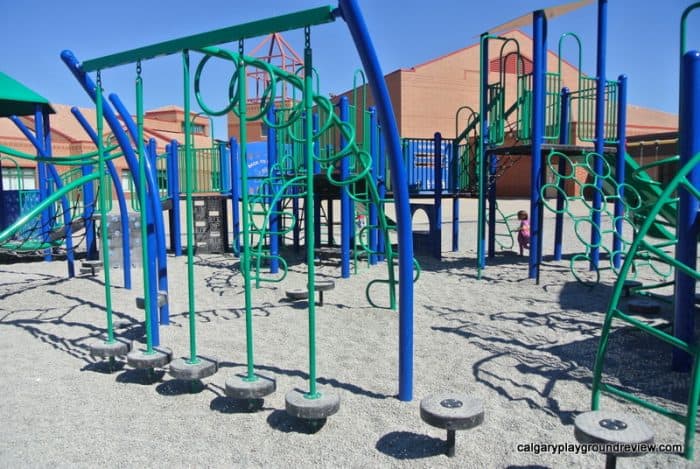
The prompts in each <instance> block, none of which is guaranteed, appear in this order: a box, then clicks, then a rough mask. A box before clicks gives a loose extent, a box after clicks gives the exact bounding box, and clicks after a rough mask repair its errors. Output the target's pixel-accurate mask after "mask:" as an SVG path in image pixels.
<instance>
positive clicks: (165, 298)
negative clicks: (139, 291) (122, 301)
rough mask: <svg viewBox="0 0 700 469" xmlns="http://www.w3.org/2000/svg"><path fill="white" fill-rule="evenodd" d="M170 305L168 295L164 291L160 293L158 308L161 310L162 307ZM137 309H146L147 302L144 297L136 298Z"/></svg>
mask: <svg viewBox="0 0 700 469" xmlns="http://www.w3.org/2000/svg"><path fill="white" fill-rule="evenodd" d="M167 303H168V294H167V293H166V292H164V291H159V292H158V307H159V308H160V307H161V306H165V305H166V304H167ZM136 307H137V308H138V309H144V308H145V307H146V306H145V300H144V299H143V297H142V296H139V297H137V298H136Z"/></svg>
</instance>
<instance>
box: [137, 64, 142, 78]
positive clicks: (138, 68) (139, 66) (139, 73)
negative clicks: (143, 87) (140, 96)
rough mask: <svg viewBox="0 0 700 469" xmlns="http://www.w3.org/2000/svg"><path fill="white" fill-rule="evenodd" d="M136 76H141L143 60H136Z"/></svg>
mask: <svg viewBox="0 0 700 469" xmlns="http://www.w3.org/2000/svg"><path fill="white" fill-rule="evenodd" d="M136 77H137V78H141V61H140V60H138V61H137V62H136Z"/></svg>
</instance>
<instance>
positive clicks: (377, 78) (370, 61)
mask: <svg viewBox="0 0 700 469" xmlns="http://www.w3.org/2000/svg"><path fill="white" fill-rule="evenodd" d="M339 6H340V9H341V11H342V15H343V18H344V19H345V21H346V23H347V24H348V28H349V29H350V33H351V35H352V37H353V40H354V42H355V46H356V48H357V51H358V53H359V55H360V58H361V60H362V64H363V65H364V69H365V72H366V73H367V78H368V81H369V85H370V88H371V90H372V94H373V96H374V98H375V100H376V106H377V111H378V112H379V120H380V121H381V122H382V130H383V131H384V135H385V137H386V140H387V144H388V146H389V158H391V160H390V161H391V163H390V164H391V178H392V181H391V185H392V188H393V190H394V199H395V201H396V213H397V217H396V218H397V220H396V221H397V225H398V226H397V231H398V242H399V260H400V262H399V399H400V400H402V401H410V400H412V399H413V239H412V234H411V209H410V199H409V197H408V182H407V179H406V170H405V168H404V166H403V162H402V159H401V142H400V140H399V131H398V127H397V125H396V119H395V118H394V113H393V110H392V107H391V99H390V97H389V91H388V89H387V87H386V83H385V82H384V74H383V73H382V70H381V67H380V65H379V60H378V58H377V54H376V52H375V50H374V46H373V45H372V41H371V39H370V37H369V31H367V25H366V24H365V21H364V18H363V17H362V14H361V12H360V8H359V6H358V5H357V1H356V0H339Z"/></svg>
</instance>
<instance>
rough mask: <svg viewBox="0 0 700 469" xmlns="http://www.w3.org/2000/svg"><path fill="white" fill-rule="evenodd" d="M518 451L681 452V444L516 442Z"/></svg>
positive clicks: (535, 452) (557, 452) (552, 452)
mask: <svg viewBox="0 0 700 469" xmlns="http://www.w3.org/2000/svg"><path fill="white" fill-rule="evenodd" d="M515 449H516V451H517V452H518V453H533V454H545V453H551V454H563V453H575V454H587V453H603V454H618V455H622V454H625V453H627V454H645V453H677V454H683V450H684V448H683V445H682V444H661V443H659V444H657V443H641V444H625V443H615V444H604V443H589V444H583V443H526V444H518V445H516V447H515Z"/></svg>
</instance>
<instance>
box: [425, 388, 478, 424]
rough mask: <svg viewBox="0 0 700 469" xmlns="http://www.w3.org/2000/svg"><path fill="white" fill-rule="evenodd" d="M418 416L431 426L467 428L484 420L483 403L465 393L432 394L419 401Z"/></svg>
mask: <svg viewBox="0 0 700 469" xmlns="http://www.w3.org/2000/svg"><path fill="white" fill-rule="evenodd" d="M420 417H421V418H422V419H423V421H425V423H427V424H429V425H432V426H433V427H437V428H444V429H446V430H468V429H470V428H474V427H476V426H478V425H481V423H482V422H483V421H484V404H483V402H482V401H481V400H480V399H477V398H474V397H471V396H468V395H466V394H460V393H440V394H433V395H430V396H428V397H426V398H424V399H423V400H422V401H420Z"/></svg>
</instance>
